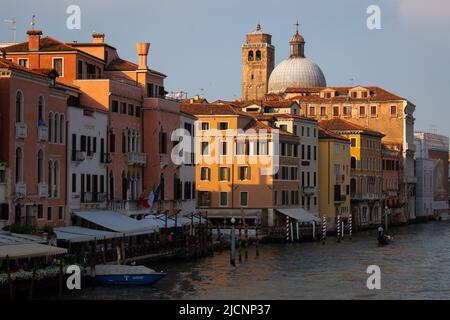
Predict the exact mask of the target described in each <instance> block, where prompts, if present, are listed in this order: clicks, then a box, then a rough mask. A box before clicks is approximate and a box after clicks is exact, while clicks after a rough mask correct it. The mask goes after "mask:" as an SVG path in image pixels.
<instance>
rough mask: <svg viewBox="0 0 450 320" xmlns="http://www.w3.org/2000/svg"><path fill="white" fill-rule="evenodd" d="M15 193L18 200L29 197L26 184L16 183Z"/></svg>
mask: <svg viewBox="0 0 450 320" xmlns="http://www.w3.org/2000/svg"><path fill="white" fill-rule="evenodd" d="M15 191H16V196H17V198H23V197H25V196H26V195H27V185H26V184H25V183H16V188H15Z"/></svg>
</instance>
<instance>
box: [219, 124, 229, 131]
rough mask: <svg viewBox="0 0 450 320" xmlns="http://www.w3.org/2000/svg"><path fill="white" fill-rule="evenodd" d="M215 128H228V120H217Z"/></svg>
mask: <svg viewBox="0 0 450 320" xmlns="http://www.w3.org/2000/svg"><path fill="white" fill-rule="evenodd" d="M217 128H218V129H219V130H228V122H219V123H218V125H217Z"/></svg>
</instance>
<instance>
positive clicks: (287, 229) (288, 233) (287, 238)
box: [286, 216, 290, 242]
mask: <svg viewBox="0 0 450 320" xmlns="http://www.w3.org/2000/svg"><path fill="white" fill-rule="evenodd" d="M289 236H290V231H289V217H288V216H286V241H287V242H289Z"/></svg>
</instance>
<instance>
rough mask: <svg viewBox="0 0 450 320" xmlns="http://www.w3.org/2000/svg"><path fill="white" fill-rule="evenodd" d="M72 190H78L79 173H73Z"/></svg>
mask: <svg viewBox="0 0 450 320" xmlns="http://www.w3.org/2000/svg"><path fill="white" fill-rule="evenodd" d="M72 192H77V175H76V174H75V173H72Z"/></svg>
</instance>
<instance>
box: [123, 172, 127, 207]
mask: <svg viewBox="0 0 450 320" xmlns="http://www.w3.org/2000/svg"><path fill="white" fill-rule="evenodd" d="M127 193H128V180H127V176H126V175H125V172H122V200H127Z"/></svg>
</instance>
